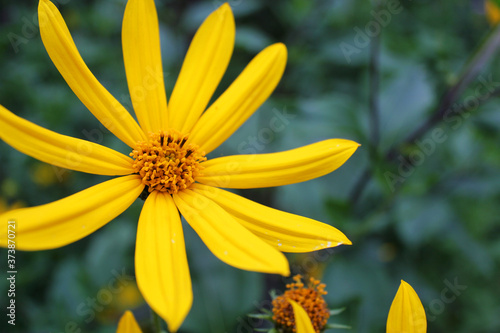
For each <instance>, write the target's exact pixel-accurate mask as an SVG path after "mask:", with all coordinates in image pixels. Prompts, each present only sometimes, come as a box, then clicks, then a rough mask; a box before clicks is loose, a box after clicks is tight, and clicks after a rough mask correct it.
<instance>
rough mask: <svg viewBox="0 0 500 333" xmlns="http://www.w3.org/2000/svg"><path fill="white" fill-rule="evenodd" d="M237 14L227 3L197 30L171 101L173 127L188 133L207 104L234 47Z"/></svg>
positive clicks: (170, 109)
mask: <svg viewBox="0 0 500 333" xmlns="http://www.w3.org/2000/svg"><path fill="white" fill-rule="evenodd" d="M234 34H235V27H234V17H233V12H232V11H231V7H230V6H229V5H228V4H227V3H225V4H223V5H222V6H220V7H219V8H218V9H217V10H216V11H214V12H213V13H212V14H210V16H209V17H207V19H206V20H205V21H204V22H203V24H202V25H201V26H200V28H199V29H198V31H197V32H196V34H195V36H194V38H193V41H192V42H191V46H190V47H189V50H188V52H187V55H186V58H185V59H184V64H183V65H182V69H181V72H180V74H179V78H178V79H177V82H176V83H175V87H174V90H173V91H172V96H171V97H170V101H169V104H168V109H169V118H170V122H169V124H170V127H172V128H174V129H176V130H179V131H181V132H182V133H188V132H190V131H191V129H192V128H193V125H194V124H195V122H196V121H197V120H198V118H199V117H200V115H201V113H202V112H203V111H204V110H205V108H206V107H207V104H208V102H209V101H210V98H212V94H213V93H214V91H215V89H216V88H217V86H218V85H219V82H220V80H221V78H222V75H224V72H225V71H226V68H227V65H228V64H229V59H230V58H231V54H232V53H233V47H234Z"/></svg>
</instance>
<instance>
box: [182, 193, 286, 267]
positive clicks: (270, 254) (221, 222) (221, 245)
mask: <svg viewBox="0 0 500 333" xmlns="http://www.w3.org/2000/svg"><path fill="white" fill-rule="evenodd" d="M174 200H175V204H176V205H177V207H178V208H179V210H180V212H181V214H182V215H183V216H184V218H185V219H186V221H188V223H189V224H190V225H191V227H192V228H193V229H194V230H195V231H196V233H198V235H199V236H200V237H201V239H202V240H203V242H205V244H206V245H207V247H208V248H209V249H210V251H212V253H213V254H214V255H215V256H216V257H217V258H219V259H220V260H222V261H224V262H225V263H227V264H229V265H231V266H234V267H236V268H240V269H245V270H249V271H256V272H263V273H276V274H281V275H284V276H288V275H289V274H290V270H289V267H288V261H287V260H286V257H285V256H284V255H283V254H282V253H281V252H279V251H277V250H276V249H274V248H273V247H271V246H270V245H268V244H266V243H265V242H263V241H262V240H261V239H260V238H258V237H257V236H255V235H254V234H252V233H251V232H250V231H248V230H247V229H246V228H244V227H243V226H242V225H241V224H239V223H238V222H237V221H236V220H235V219H234V218H233V217H232V216H231V215H230V214H229V213H228V212H226V211H225V210H224V209H222V208H221V207H220V206H219V205H217V204H216V203H214V202H213V201H212V200H210V199H208V198H207V197H205V196H203V195H201V194H198V193H195V192H193V191H191V190H183V191H182V192H179V193H177V194H174Z"/></svg>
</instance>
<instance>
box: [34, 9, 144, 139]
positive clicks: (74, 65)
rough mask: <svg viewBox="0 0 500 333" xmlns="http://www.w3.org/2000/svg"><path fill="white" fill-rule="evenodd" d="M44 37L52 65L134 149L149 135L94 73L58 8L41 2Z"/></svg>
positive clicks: (108, 127)
mask: <svg viewBox="0 0 500 333" xmlns="http://www.w3.org/2000/svg"><path fill="white" fill-rule="evenodd" d="M38 20H39V22H40V35H41V37H42V41H43V44H44V45H45V49H46V50H47V53H48V54H49V56H50V59H52V62H53V63H54V65H55V66H56V67H57V69H58V70H59V73H61V75H62V76H63V78H64V80H66V83H67V84H68V86H69V87H70V88H71V90H73V92H74V93H75V94H76V96H78V98H79V99H80V101H82V103H83V104H85V106H86V107H87V108H88V109H89V110H90V112H92V114H93V115H94V116H95V117H96V118H97V119H98V120H99V121H100V122H101V123H102V124H103V125H104V126H105V127H106V128H107V129H108V130H109V131H111V132H112V133H114V134H115V135H116V136H117V137H118V138H119V139H120V140H122V141H123V142H125V143H126V144H127V145H129V146H130V147H132V148H133V147H134V146H135V144H136V143H137V141H146V136H145V135H144V133H143V131H142V130H141V128H140V127H139V125H137V123H136V121H135V120H134V118H132V116H131V115H130V113H128V111H127V110H125V108H124V107H123V106H122V105H121V104H120V103H119V102H118V101H117V100H116V99H115V98H114V97H113V96H112V95H111V94H110V93H109V92H108V91H107V90H106V88H104V87H103V86H102V85H101V84H100V83H99V81H97V79H96V78H95V76H94V75H93V74H92V73H91V72H90V70H89V68H88V67H87V65H85V62H84V61H83V59H82V57H81V56H80V53H78V50H77V48H76V45H75V43H74V41H73V39H72V38H71V35H70V33H69V30H68V27H67V26H66V23H65V22H64V19H63V18H62V16H61V13H59V10H57V8H56V6H54V4H53V3H52V2H50V1H49V0H40V3H39V6H38Z"/></svg>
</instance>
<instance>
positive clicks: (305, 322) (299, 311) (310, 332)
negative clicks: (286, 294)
mask: <svg viewBox="0 0 500 333" xmlns="http://www.w3.org/2000/svg"><path fill="white" fill-rule="evenodd" d="M287 301H288V302H290V304H292V308H293V316H294V317H295V327H296V328H297V333H316V331H315V330H314V327H313V325H312V323H311V319H310V318H309V316H308V315H307V312H306V310H304V308H303V307H302V305H300V304H299V303H297V302H295V301H292V300H291V299H287Z"/></svg>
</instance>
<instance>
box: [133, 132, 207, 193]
mask: <svg viewBox="0 0 500 333" xmlns="http://www.w3.org/2000/svg"><path fill="white" fill-rule="evenodd" d="M187 139H188V136H187V135H182V134H181V133H179V132H177V131H175V130H168V131H160V132H158V133H151V134H150V135H149V141H140V142H137V145H136V146H135V149H134V150H133V151H132V152H131V153H130V156H132V158H133V159H134V163H133V165H132V167H133V169H134V172H135V173H138V174H139V175H140V176H141V177H142V183H143V184H144V185H146V186H147V189H148V192H149V193H150V192H153V191H160V192H167V193H170V194H173V193H177V192H178V191H182V190H184V189H186V188H188V187H189V186H190V185H191V184H192V183H194V180H195V179H196V176H198V175H199V174H200V172H201V170H202V169H203V167H202V166H201V164H200V163H201V162H203V161H205V160H206V157H205V153H204V152H200V151H199V147H198V146H197V145H194V144H186V141H187Z"/></svg>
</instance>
